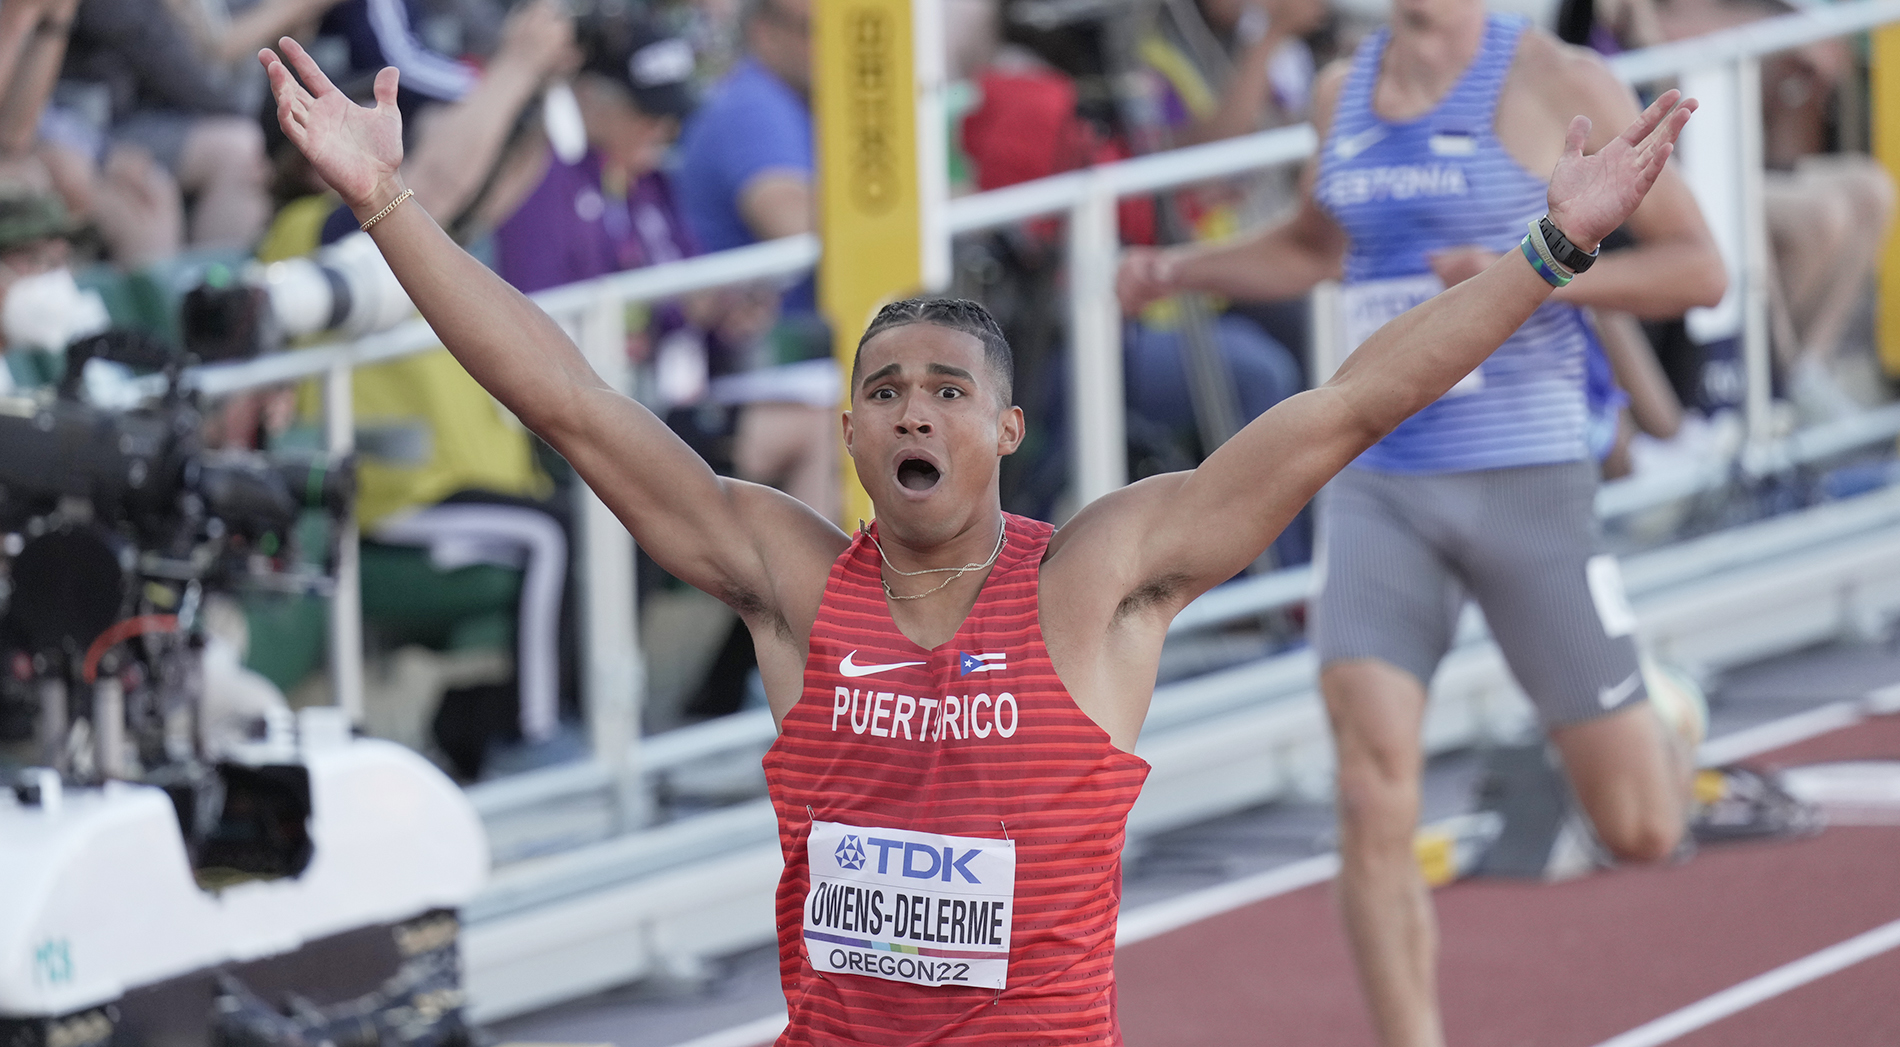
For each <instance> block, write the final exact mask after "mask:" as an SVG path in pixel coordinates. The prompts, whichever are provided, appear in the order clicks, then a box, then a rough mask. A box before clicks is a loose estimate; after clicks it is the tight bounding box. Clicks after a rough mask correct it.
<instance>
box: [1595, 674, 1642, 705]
mask: <svg viewBox="0 0 1900 1047" xmlns="http://www.w3.org/2000/svg"><path fill="white" fill-rule="evenodd" d="M1642 682H1643V674H1642V672H1641V670H1638V671H1637V672H1633V673H1631V674H1630V676H1629V679H1627V680H1624V681H1623V682H1622V683H1619V684H1617V685H1616V686H1615V687H1605V688H1602V689H1601V690H1599V691H1597V703H1598V704H1600V705H1602V706H1603V707H1604V708H1605V709H1609V708H1613V707H1615V706H1616V704H1617V703H1618V702H1621V701H1622V700H1623V699H1625V698H1628V697H1629V696H1630V695H1632V694H1634V693H1635V692H1636V685H1637V684H1640V683H1642Z"/></svg>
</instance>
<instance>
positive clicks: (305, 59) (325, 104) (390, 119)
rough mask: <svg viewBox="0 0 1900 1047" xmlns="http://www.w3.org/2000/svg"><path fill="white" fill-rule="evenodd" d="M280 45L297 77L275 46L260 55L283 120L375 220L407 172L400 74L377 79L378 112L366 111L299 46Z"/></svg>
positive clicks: (315, 162)
mask: <svg viewBox="0 0 1900 1047" xmlns="http://www.w3.org/2000/svg"><path fill="white" fill-rule="evenodd" d="M277 46H278V48H279V50H281V51H283V53H284V57H285V58H287V59H289V60H290V65H291V66H292V67H294V68H295V69H296V70H297V75H296V76H292V75H291V74H290V68H287V67H286V66H285V65H284V62H283V60H282V59H279V58H278V57H277V55H276V54H275V53H273V52H272V51H271V50H270V49H269V48H265V49H264V50H262V51H259V52H258V53H257V59H258V61H260V62H262V63H264V71H265V72H266V73H267V74H269V76H270V88H271V94H272V95H273V96H275V97H276V99H277V122H278V123H279V124H281V125H283V128H284V134H285V135H286V136H287V137H288V138H289V139H290V143H291V144H292V145H294V146H296V147H297V148H298V149H299V150H300V151H302V153H303V155H304V156H305V157H306V158H307V159H308V160H309V161H310V166H311V167H314V168H315V169H316V171H317V173H318V174H319V175H322V176H323V180H324V181H326V182H328V183H330V187H331V188H332V189H335V190H336V191H337V193H338V194H339V195H341V196H342V197H343V202H344V203H346V204H348V205H350V208H351V209H352V210H354V211H355V212H356V213H357V216H358V217H363V216H365V215H369V214H374V213H375V212H376V210H377V209H378V208H381V207H382V206H383V205H384V204H387V203H388V202H389V201H391V200H394V199H395V198H396V196H397V194H399V193H401V192H402V188H401V182H400V180H399V179H398V178H397V174H396V173H397V171H398V170H399V169H400V168H401V167H402V114H401V113H399V112H398V111H397V110H396V70H395V68H394V67H393V66H392V67H389V68H386V69H384V70H383V71H382V72H380V73H377V74H376V106H375V108H373V109H371V108H365V107H364V106H360V105H357V104H356V103H355V102H353V101H351V100H350V99H349V97H348V96H347V95H345V94H344V93H343V92H341V91H339V90H337V89H336V85H335V84H333V83H331V82H330V78H329V77H327V76H324V75H323V70H321V69H319V68H317V63H316V61H315V60H314V59H312V58H311V57H310V55H309V53H308V52H306V51H305V50H304V49H303V48H302V47H300V46H298V44H297V41H295V40H292V39H291V38H289V37H284V38H283V39H282V40H279V41H278V42H277ZM299 78H301V79H302V80H303V83H302V84H299V83H298V82H297V81H298V79H299ZM305 85H308V89H307V90H306V88H305Z"/></svg>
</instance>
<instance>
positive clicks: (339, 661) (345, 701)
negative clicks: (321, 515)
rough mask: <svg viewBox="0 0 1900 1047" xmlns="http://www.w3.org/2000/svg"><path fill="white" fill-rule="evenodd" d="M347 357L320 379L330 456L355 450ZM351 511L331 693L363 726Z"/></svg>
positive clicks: (340, 548) (358, 559)
mask: <svg viewBox="0 0 1900 1047" xmlns="http://www.w3.org/2000/svg"><path fill="white" fill-rule="evenodd" d="M353 373H354V372H353V371H352V369H351V365H350V362H349V361H348V360H347V359H342V358H339V359H338V360H336V361H335V362H333V363H331V364H330V367H329V370H327V371H325V372H324V376H323V428H324V442H325V444H326V446H327V447H328V448H329V451H330V453H331V454H333V455H338V456H342V455H347V454H349V453H350V452H352V451H354V450H355V449H356V405H355V403H354V401H353V399H352V397H353V396H354V393H353V392H352V391H351V384H350V378H351V376H352V374H353ZM359 538H360V535H359V534H358V531H357V524H356V513H355V512H354V511H351V513H350V514H349V516H348V517H346V518H345V519H344V520H343V521H342V522H341V523H340V524H339V525H338V530H337V534H336V590H335V591H334V592H333V593H332V594H331V596H330V691H331V695H332V696H333V698H334V700H335V702H336V704H337V707H338V708H340V709H342V710H343V713H344V715H346V716H348V717H349V718H350V722H351V723H359V724H360V723H362V722H363V575H362V572H361V566H362V556H361V553H362V550H361V548H360V546H359V544H358V542H359Z"/></svg>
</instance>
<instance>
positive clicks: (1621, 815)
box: [1551, 702, 1693, 862]
mask: <svg viewBox="0 0 1900 1047" xmlns="http://www.w3.org/2000/svg"><path fill="white" fill-rule="evenodd" d="M1551 741H1553V742H1555V743H1556V745H1557V749H1558V751H1559V752H1561V753H1563V758H1564V771H1565V773H1566V774H1568V775H1569V777H1570V785H1571V788H1572V789H1574V790H1575V791H1576V794H1577V801H1578V802H1579V803H1580V804H1582V805H1583V809H1584V812H1585V813H1586V814H1588V815H1589V816H1590V823H1591V825H1592V826H1594V827H1595V828H1596V833H1597V839H1599V840H1601V841H1602V842H1603V845H1604V846H1605V847H1607V848H1609V851H1610V853H1611V854H1613V855H1615V856H1616V857H1617V858H1619V859H1621V860H1623V861H1634V862H1653V861H1659V860H1661V859H1663V858H1667V857H1669V856H1670V855H1671V854H1673V853H1674V852H1675V849H1676V845H1677V844H1678V843H1680V842H1681V841H1682V833H1683V828H1684V819H1685V817H1686V815H1685V807H1686V805H1687V802H1688V796H1689V774H1690V771H1691V770H1692V769H1693V768H1692V763H1691V761H1690V759H1689V754H1688V753H1687V752H1686V750H1685V747H1684V745H1683V742H1682V740H1681V739H1679V738H1677V737H1676V736H1675V735H1673V734H1671V733H1670V732H1669V731H1668V730H1667V729H1665V728H1664V727H1663V725H1662V721H1661V720H1659V719H1657V717H1656V713H1655V711H1654V710H1653V709H1651V708H1650V707H1649V703H1647V702H1643V703H1640V704H1636V705H1632V706H1630V707H1629V708H1626V709H1624V710H1622V711H1621V712H1616V713H1612V714H1610V715H1609V716H1605V717H1602V718H1601V719H1596V720H1588V721H1585V722H1583V723H1579V724H1572V725H1571V726H1569V727H1560V728H1557V729H1556V730H1554V731H1552V732H1551Z"/></svg>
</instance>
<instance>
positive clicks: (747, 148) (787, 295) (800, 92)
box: [674, 0, 840, 517]
mask: <svg viewBox="0 0 1900 1047" xmlns="http://www.w3.org/2000/svg"><path fill="white" fill-rule="evenodd" d="M740 20H741V21H740V25H741V29H742V32H743V34H744V39H745V57H744V58H742V59H740V60H739V63H738V64H737V65H736V66H734V67H733V70H732V72H731V73H729V74H727V76H726V77H725V79H723V80H721V81H720V82H719V84H718V85H717V86H715V87H714V88H713V90H712V93H711V95H710V96H709V97H708V98H707V100H706V104H705V105H704V106H702V107H701V108H700V110H699V112H698V113H697V114H696V115H695V116H694V118H693V119H692V120H691V121H690V122H689V123H688V124H687V126H686V131H685V134H684V136H683V137H682V139H681V141H680V159H679V166H678V171H677V177H676V178H675V179H674V185H675V187H676V188H677V189H678V191H679V202H680V207H681V209H682V210H683V211H684V212H685V215H686V221H687V224H688V225H689V226H690V227H691V229H692V231H693V234H694V236H695V237H697V238H698V240H699V246H700V247H701V248H703V249H705V250H707V251H723V250H726V249H728V248H733V247H742V246H745V245H746V244H752V243H757V242H759V241H762V240H774V239H777V238H779V237H782V236H792V235H794V234H797V233H808V232H810V231H812V229H813V228H814V224H815V223H814V215H813V204H812V147H813V142H812V122H811V108H810V105H811V103H810V94H811V2H810V0H747V2H746V4H745V7H744V8H743V10H742V12H741V14H740ZM781 303H782V308H783V311H784V314H785V319H784V320H782V321H781V322H780V323H779V324H778V325H777V326H776V327H775V328H774V330H773V332H772V333H771V335H769V336H768V337H766V338H763V339H760V340H759V341H758V342H757V343H756V344H755V346H754V354H753V355H754V357H755V359H754V360H753V361H751V362H752V363H753V364H754V367H753V368H752V369H751V370H750V372H749V373H745V374H735V375H731V376H729V377H728V378H727V379H726V380H724V381H723V382H715V387H714V391H713V395H714V396H715V397H719V398H726V399H729V400H731V401H735V402H743V403H744V405H745V406H744V408H743V409H742V410H741V411H740V412H739V419H738V423H737V433H736V436H735V450H734V459H735V462H734V464H735V468H736V470H737V472H738V474H739V476H740V477H741V478H742V479H747V480H753V481H756V482H760V483H767V484H772V485H774V486H778V487H781V488H783V489H784V490H786V491H788V492H789V493H791V494H792V495H793V496H794V497H796V498H798V499H799V500H800V501H803V502H804V503H805V504H807V505H809V506H811V507H812V508H814V509H817V510H818V511H819V512H821V513H823V514H825V516H826V517H835V516H837V514H838V491H837V487H838V480H837V461H836V460H837V455H836V446H835V445H836V444H837V441H838V431H837V429H838V426H837V418H836V411H835V408H836V406H837V399H838V389H839V383H840V378H839V375H838V372H837V368H836V366H835V365H834V364H833V363H832V361H831V346H830V338H829V336H828V335H827V334H824V333H822V331H821V329H819V328H817V327H816V325H814V324H813V323H812V318H813V317H814V316H815V313H816V309H817V303H816V295H815V292H814V285H813V282H812V280H811V279H810V278H809V277H807V278H806V279H803V280H800V281H799V282H798V283H797V284H794V285H793V286H792V287H791V288H789V289H788V290H786V291H785V292H784V295H783V297H782V298H781Z"/></svg>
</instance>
